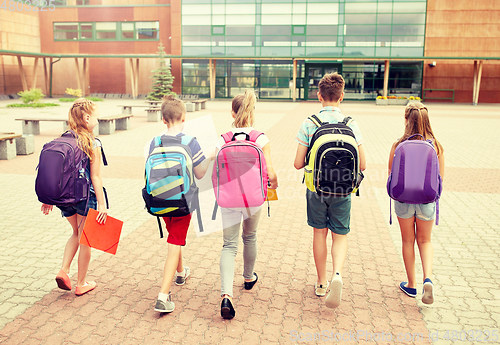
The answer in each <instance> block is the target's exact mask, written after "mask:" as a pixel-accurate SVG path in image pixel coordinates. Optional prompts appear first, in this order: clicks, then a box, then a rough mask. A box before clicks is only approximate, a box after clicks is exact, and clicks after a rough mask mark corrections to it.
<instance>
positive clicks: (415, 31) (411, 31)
mask: <svg viewBox="0 0 500 345" xmlns="http://www.w3.org/2000/svg"><path fill="white" fill-rule="evenodd" d="M424 33H425V26H424V25H394V27H393V35H424Z"/></svg>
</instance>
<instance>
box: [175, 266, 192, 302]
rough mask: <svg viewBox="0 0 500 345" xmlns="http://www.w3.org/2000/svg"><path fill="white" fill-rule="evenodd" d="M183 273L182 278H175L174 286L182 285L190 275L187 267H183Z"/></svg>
mask: <svg viewBox="0 0 500 345" xmlns="http://www.w3.org/2000/svg"><path fill="white" fill-rule="evenodd" d="M184 272H185V273H184V277H183V276H177V277H176V278H175V285H184V283H185V282H186V279H187V277H189V274H190V273H191V270H190V269H189V267H187V266H184ZM172 310H173V309H172Z"/></svg>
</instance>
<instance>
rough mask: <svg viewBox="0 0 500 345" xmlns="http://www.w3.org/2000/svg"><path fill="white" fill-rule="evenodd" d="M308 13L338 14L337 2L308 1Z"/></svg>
mask: <svg viewBox="0 0 500 345" xmlns="http://www.w3.org/2000/svg"><path fill="white" fill-rule="evenodd" d="M307 13H308V14H315V13H318V14H338V13H339V4H338V3H311V2H310V3H308V4H307Z"/></svg>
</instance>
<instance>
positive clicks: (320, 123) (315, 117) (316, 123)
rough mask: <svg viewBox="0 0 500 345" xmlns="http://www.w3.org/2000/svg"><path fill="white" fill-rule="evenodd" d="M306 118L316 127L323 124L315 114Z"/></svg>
mask: <svg viewBox="0 0 500 345" xmlns="http://www.w3.org/2000/svg"><path fill="white" fill-rule="evenodd" d="M308 119H309V120H311V122H312V123H314V124H315V125H316V126H317V127H321V125H323V122H322V121H321V120H320V119H319V117H317V116H316V115H311V116H309V117H308Z"/></svg>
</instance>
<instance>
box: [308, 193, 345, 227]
mask: <svg viewBox="0 0 500 345" xmlns="http://www.w3.org/2000/svg"><path fill="white" fill-rule="evenodd" d="M306 197H307V224H309V226H312V227H313V228H316V229H324V228H328V229H330V230H331V231H332V232H334V233H336V234H338V235H346V234H348V233H349V231H350V227H349V225H350V222H351V195H348V196H346V197H340V198H339V197H333V196H321V195H318V194H316V193H314V192H311V191H310V190H309V189H307V191H306Z"/></svg>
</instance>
